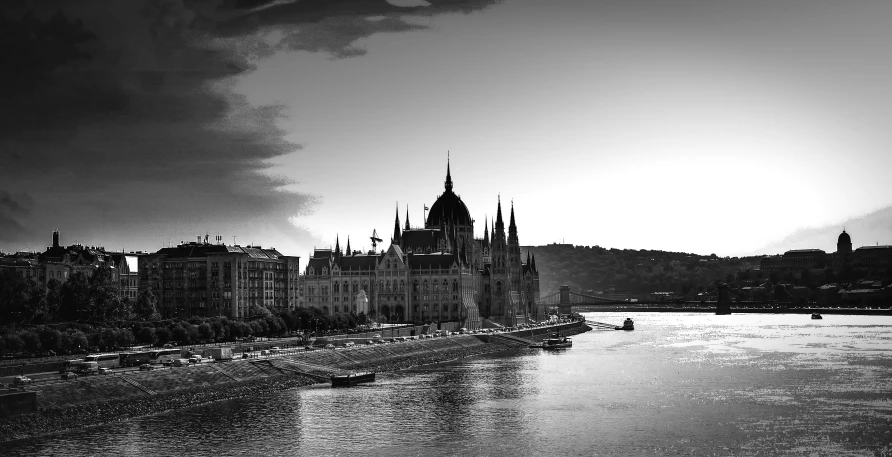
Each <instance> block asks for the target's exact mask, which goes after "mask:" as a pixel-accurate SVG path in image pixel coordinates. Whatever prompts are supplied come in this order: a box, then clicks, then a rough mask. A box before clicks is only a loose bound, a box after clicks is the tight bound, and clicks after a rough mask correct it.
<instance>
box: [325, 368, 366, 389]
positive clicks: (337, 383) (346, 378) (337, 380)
mask: <svg viewBox="0 0 892 457" xmlns="http://www.w3.org/2000/svg"><path fill="white" fill-rule="evenodd" d="M374 381H375V373H374V372H367V373H348V374H341V375H333V376H332V377H331V386H332V387H352V386H355V385H357V384H360V383H364V382H374Z"/></svg>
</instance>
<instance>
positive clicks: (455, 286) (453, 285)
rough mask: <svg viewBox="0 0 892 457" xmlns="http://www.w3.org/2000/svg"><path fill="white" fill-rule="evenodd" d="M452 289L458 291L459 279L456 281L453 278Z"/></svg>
mask: <svg viewBox="0 0 892 457" xmlns="http://www.w3.org/2000/svg"><path fill="white" fill-rule="evenodd" d="M452 291H453V292H457V291H458V281H456V280H453V281H452Z"/></svg>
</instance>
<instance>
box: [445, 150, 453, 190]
mask: <svg viewBox="0 0 892 457" xmlns="http://www.w3.org/2000/svg"><path fill="white" fill-rule="evenodd" d="M446 192H452V173H450V170H449V151H446Z"/></svg>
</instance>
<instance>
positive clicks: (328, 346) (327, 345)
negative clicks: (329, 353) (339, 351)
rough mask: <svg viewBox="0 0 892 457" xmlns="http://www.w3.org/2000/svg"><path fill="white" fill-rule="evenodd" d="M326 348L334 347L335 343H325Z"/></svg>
mask: <svg viewBox="0 0 892 457" xmlns="http://www.w3.org/2000/svg"><path fill="white" fill-rule="evenodd" d="M325 349H334V345H333V344H331V343H328V344H326V345H325Z"/></svg>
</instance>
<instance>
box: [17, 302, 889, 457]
mask: <svg viewBox="0 0 892 457" xmlns="http://www.w3.org/2000/svg"><path fill="white" fill-rule="evenodd" d="M627 316H630V317H632V318H633V319H634V320H635V331H632V332H624V331H604V330H596V331H591V332H588V333H585V334H581V335H576V336H575V337H573V347H572V348H571V349H567V350H561V351H551V352H545V351H542V350H539V349H519V350H513V351H508V352H503V353H498V354H490V355H486V356H481V357H476V358H472V359H466V360H462V361H458V362H453V363H448V364H440V365H435V366H426V367H421V368H417V369H412V370H406V371H402V372H398V373H387V374H381V375H379V376H378V380H377V381H376V382H375V383H374V384H368V385H363V386H359V387H355V388H350V389H332V388H330V387H327V386H324V385H317V386H312V387H308V388H300V389H293V390H288V391H283V392H277V393H275V394H270V395H267V396H264V397H255V398H250V399H238V400H232V401H226V402H220V403H214V404H210V405H205V406H200V407H195V408H189V409H184V410H179V411H174V412H170V413H164V414H158V415H154V416H150V417H144V418H140V419H136V420H130V421H123V422H119V423H113V424H108V425H103V426H99V427H94V428H89V429H84V430H77V431H71V432H65V433H61V434H57V435H52V436H46V437H42V438H37V439H32V440H23V441H17V442H11V443H5V444H0V446H3V447H4V448H5V449H2V451H3V452H2V454H3V455H7V456H12V455H28V456H32V455H46V456H60V455H71V456H75V455H77V456H80V455H85V454H102V455H147V456H155V455H178V456H182V455H213V456H229V455H264V456H277V455H312V456H318V455H369V456H393V455H419V456H433V455H456V456H459V455H461V456H472V455H505V456H517V457H520V456H532V455H554V456H566V455H573V456H575V455H645V454H647V455H670V454H671V455H833V456H839V455H892V317H890V316H844V315H828V316H825V318H824V319H823V320H811V319H810V318H809V316H808V315H776V314H734V315H730V316H715V315H711V314H701V313H691V314H686V313H638V314H634V313H633V314H631V315H628V314H618V313H590V314H586V317H587V318H588V319H590V320H594V321H599V322H608V323H615V324H621V323H622V320H623V319H624V318H625V317H627Z"/></svg>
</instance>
